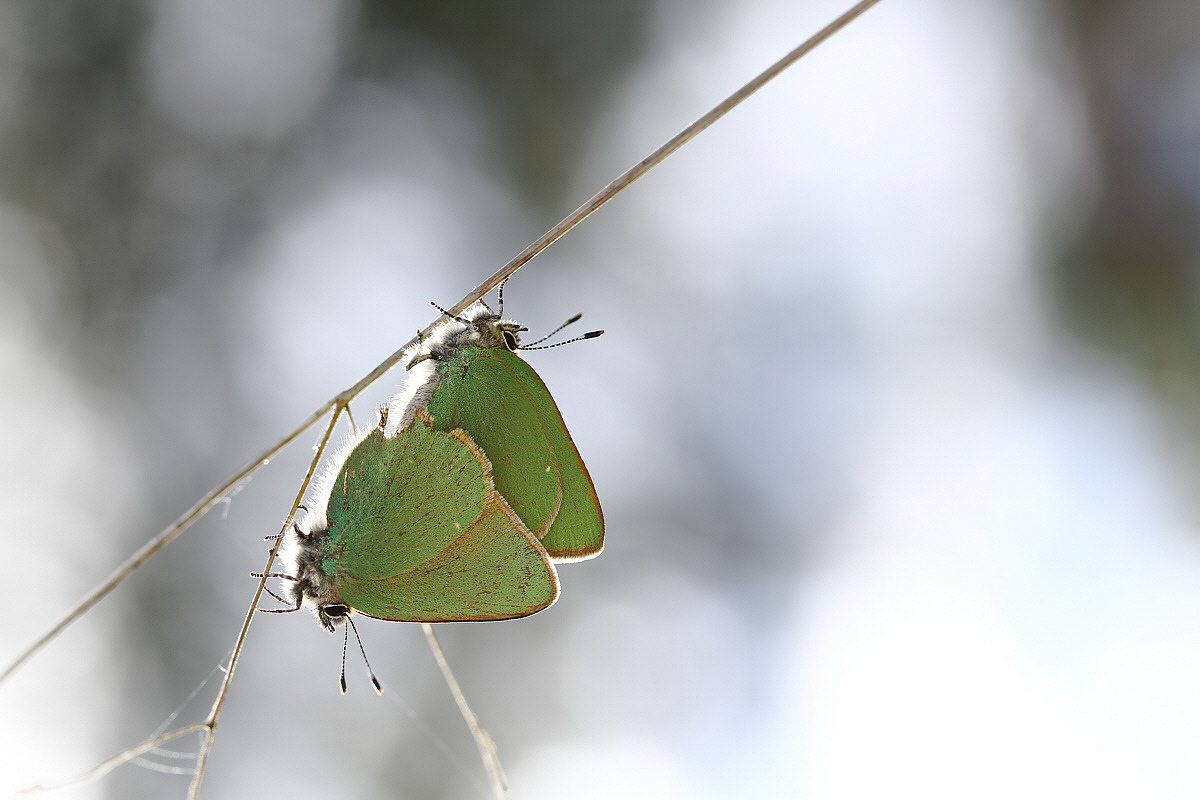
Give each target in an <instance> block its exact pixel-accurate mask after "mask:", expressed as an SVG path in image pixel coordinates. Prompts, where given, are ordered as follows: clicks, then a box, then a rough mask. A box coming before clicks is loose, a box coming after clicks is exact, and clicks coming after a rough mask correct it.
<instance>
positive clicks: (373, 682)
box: [342, 617, 383, 694]
mask: <svg viewBox="0 0 1200 800" xmlns="http://www.w3.org/2000/svg"><path fill="white" fill-rule="evenodd" d="M346 622H349V623H350V627H351V628H354V638H355V640H356V641H357V642H358V652H360V653H362V657H363V663H364V664H366V665H367V674H368V675H370V676H371V685H372V686H374V687H375V692H376V693H377V694H383V685H382V684H380V683H379V678H376V677H375V670H373V669H371V662H370V661H368V660H367V649H366V648H365V647H363V643H362V637H361V636H359V635H358V626H357V625H355V624H354V620H352V619H350V617H346ZM347 638H349V634H347ZM345 693H346V645H345V644H343V645H342V694H345Z"/></svg>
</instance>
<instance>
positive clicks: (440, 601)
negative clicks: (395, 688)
mask: <svg viewBox="0 0 1200 800" xmlns="http://www.w3.org/2000/svg"><path fill="white" fill-rule="evenodd" d="M338 588H339V590H340V592H341V596H342V599H343V600H344V601H345V602H346V603H348V604H349V605H350V606H351V607H352V608H354V609H356V610H358V611H360V612H361V613H363V614H366V615H367V616H369V617H377V618H379V619H388V620H395V621H401V622H471V621H474V622H479V621H485V620H500V619H513V618H516V617H524V616H528V615H529V614H534V613H537V612H538V611H541V610H542V609H543V608H546V607H547V606H549V605H550V604H551V603H553V602H554V601H555V599H557V597H558V577H557V576H556V575H555V574H554V567H553V566H552V565H551V563H550V559H549V556H547V555H546V551H545V550H544V549H542V546H541V545H540V544H539V543H538V541H537V539H535V538H534V537H533V534H531V533H530V532H529V529H528V528H526V527H525V526H524V525H523V524H522V523H521V520H520V519H519V518H518V517H517V515H516V514H515V513H514V512H513V510H512V509H511V508H509V507H508V504H507V503H505V502H504V498H502V497H501V496H500V494H499V493H498V492H496V491H494V490H493V491H492V499H491V500H490V501H489V503H488V505H487V506H486V508H485V509H484V512H483V515H482V516H481V517H480V518H479V519H478V520H476V522H475V523H474V524H472V525H471V526H470V527H469V528H467V529H466V530H465V531H464V532H463V534H462V535H461V536H460V537H458V538H457V539H456V540H454V542H453V543H452V544H451V545H450V546H449V547H447V548H446V549H444V550H442V551H441V552H440V553H438V554H437V555H436V556H435V557H433V558H431V559H429V560H428V561H426V562H424V563H422V564H419V565H417V566H416V567H414V568H412V569H410V570H406V571H405V572H402V573H400V574H399V575H394V576H392V577H389V578H381V579H379V580H362V579H359V578H353V577H349V578H345V579H343V580H342V581H341V582H340V583H339V587H338Z"/></svg>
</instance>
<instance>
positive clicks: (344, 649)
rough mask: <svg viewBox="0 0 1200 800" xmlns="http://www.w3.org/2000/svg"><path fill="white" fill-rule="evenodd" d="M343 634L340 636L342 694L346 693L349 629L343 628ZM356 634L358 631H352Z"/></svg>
mask: <svg viewBox="0 0 1200 800" xmlns="http://www.w3.org/2000/svg"><path fill="white" fill-rule="evenodd" d="M344 630H345V634H346V635H345V636H343V637H342V694H345V693H346V646H347V645H348V644H350V629H349V628H345V629H344ZM354 635H355V636H357V635H358V631H355V632H354Z"/></svg>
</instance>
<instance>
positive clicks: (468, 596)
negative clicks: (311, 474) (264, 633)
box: [322, 414, 558, 622]
mask: <svg viewBox="0 0 1200 800" xmlns="http://www.w3.org/2000/svg"><path fill="white" fill-rule="evenodd" d="M327 517H328V524H329V538H328V540H327V541H326V542H325V561H324V563H323V565H322V571H323V572H324V573H325V574H326V575H328V576H330V577H332V578H333V581H334V583H335V585H336V587H337V592H338V594H339V595H340V597H341V599H342V600H343V601H344V602H345V603H346V604H347V605H349V606H350V607H351V608H354V609H355V610H356V611H358V612H360V613H363V614H366V615H367V616H370V617H377V618H379V619H386V620H396V621H409V622H450V621H460V620H461V621H468V620H499V619H512V618H515V617H523V616H526V615H529V614H533V613H535V612H537V611H541V610H542V609H543V608H546V607H547V606H549V605H550V604H551V603H553V602H554V600H555V598H556V597H557V596H558V578H557V576H556V575H555V572H554V567H553V565H552V564H551V562H550V559H549V557H548V556H547V554H546V551H545V549H544V548H543V547H542V545H541V543H540V542H539V541H538V540H537V538H536V537H534V536H533V535H532V534H531V533H530V531H529V529H528V528H527V527H526V526H525V525H524V523H522V522H521V520H520V518H519V517H518V516H517V514H516V513H515V512H514V511H513V509H512V508H511V507H509V505H508V503H507V502H505V500H504V498H503V497H502V496H501V495H500V493H499V492H497V491H496V489H495V487H494V486H493V484H492V477H491V466H490V464H489V462H488V459H487V457H486V456H485V455H484V454H483V452H482V451H481V450H480V449H479V448H478V447H476V445H475V443H474V442H472V441H471V437H470V436H468V435H467V434H465V433H463V432H462V431H449V432H445V431H437V430H434V429H433V428H432V427H431V426H430V424H429V421H428V419H427V418H426V417H425V416H424V415H423V414H422V415H418V417H417V418H416V419H414V421H413V423H412V424H411V425H410V426H408V427H407V428H406V429H405V430H403V431H401V432H399V433H398V434H396V435H395V436H393V437H391V438H388V437H385V436H384V434H383V433H382V432H381V431H379V430H375V431H373V432H372V433H370V434H369V435H368V436H367V437H366V438H365V439H364V440H363V441H362V442H360V443H359V444H358V446H357V447H355V449H354V450H353V452H351V454H350V456H349V457H348V458H347V459H346V462H345V464H344V465H343V466H342V469H341V471H340V472H339V473H338V476H337V479H336V482H335V484H334V486H333V490H332V493H331V495H330V499H329V505H328V509H327Z"/></svg>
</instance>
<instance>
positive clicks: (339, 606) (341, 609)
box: [321, 603, 350, 619]
mask: <svg viewBox="0 0 1200 800" xmlns="http://www.w3.org/2000/svg"><path fill="white" fill-rule="evenodd" d="M321 610H322V611H324V612H325V616H327V617H329V618H330V619H342V618H343V617H348V616H350V606H348V605H346V604H345V603H330V604H329V605H327V606H321Z"/></svg>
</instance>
